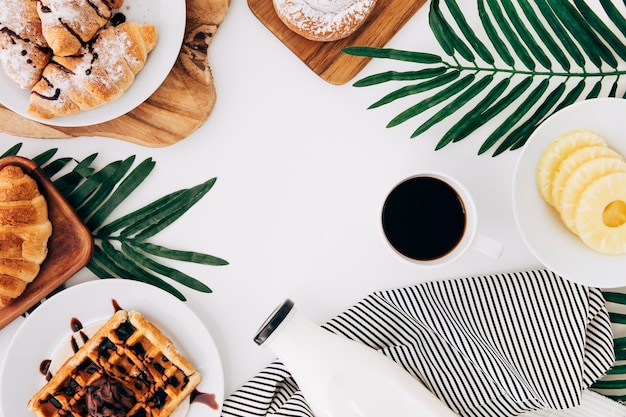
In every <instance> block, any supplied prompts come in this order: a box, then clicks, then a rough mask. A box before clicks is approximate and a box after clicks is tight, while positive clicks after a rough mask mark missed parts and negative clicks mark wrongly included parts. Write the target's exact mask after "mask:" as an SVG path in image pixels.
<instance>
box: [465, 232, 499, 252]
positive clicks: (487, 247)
mask: <svg viewBox="0 0 626 417" xmlns="http://www.w3.org/2000/svg"><path fill="white" fill-rule="evenodd" d="M502 247H503V245H502V242H500V241H497V240H495V239H492V238H490V237H489V236H485V235H483V234H481V233H476V236H475V238H474V242H473V243H472V249H474V250H477V251H478V252H480V253H482V254H484V255H487V256H489V257H491V258H499V257H500V255H501V254H502Z"/></svg>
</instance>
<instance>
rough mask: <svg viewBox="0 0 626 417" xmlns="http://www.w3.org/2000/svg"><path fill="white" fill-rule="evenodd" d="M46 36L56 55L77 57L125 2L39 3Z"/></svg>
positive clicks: (55, 0) (77, 0)
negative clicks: (114, 10)
mask: <svg viewBox="0 0 626 417" xmlns="http://www.w3.org/2000/svg"><path fill="white" fill-rule="evenodd" d="M38 2H39V6H38V8H37V11H38V13H39V17H40V18H41V26H42V31H43V36H44V37H45V38H46V40H47V41H48V44H49V45H50V47H51V48H52V50H53V52H54V55H58V56H68V55H73V54H76V53H77V52H79V51H80V49H81V47H82V46H83V45H85V44H86V43H87V42H89V41H90V40H91V39H92V38H93V37H94V36H95V34H96V33H97V32H98V30H100V29H101V28H102V27H104V25H106V24H107V22H108V21H109V19H110V18H111V13H112V9H118V8H120V7H121V6H122V4H123V3H124V0H38Z"/></svg>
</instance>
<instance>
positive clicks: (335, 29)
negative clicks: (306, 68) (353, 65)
mask: <svg viewBox="0 0 626 417" xmlns="http://www.w3.org/2000/svg"><path fill="white" fill-rule="evenodd" d="M273 2H274V9H275V10H276V14H277V15H278V17H279V18H280V20H282V22H283V23H284V24H285V25H286V26H287V27H288V28H289V29H291V30H292V31H294V32H296V33H297V34H299V35H300V36H302V37H304V38H306V39H309V40H312V41H321V42H329V41H336V40H339V39H343V38H345V37H348V36H350V35H351V34H353V33H354V32H356V30H357V29H358V28H360V27H361V25H362V24H363V22H365V20H366V19H367V17H368V16H369V15H370V13H371V12H372V10H373V9H374V5H375V4H376V0H273Z"/></svg>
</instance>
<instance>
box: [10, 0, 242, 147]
mask: <svg viewBox="0 0 626 417" xmlns="http://www.w3.org/2000/svg"><path fill="white" fill-rule="evenodd" d="M148 1H150V0H148ZM229 6H230V0H187V23H186V28H185V38H184V40H183V45H182V48H181V51H180V54H179V56H178V59H177V60H176V63H175V64H174V67H173V69H172V71H171V72H170V74H169V75H168V77H167V78H166V79H165V81H164V82H163V84H161V86H160V87H159V89H158V90H157V91H156V92H155V93H154V94H153V95H152V96H150V98H148V100H146V101H145V102H144V103H142V104H141V105H139V107H137V108H135V109H134V110H132V111H130V112H129V113H127V114H125V115H124V116H121V117H119V118H117V119H114V120H111V121H109V122H106V123H101V124H98V125H92V126H84V127H64V126H49V125H46V124H43V123H39V122H36V121H33V120H30V119H27V118H25V117H22V116H20V115H18V114H16V113H14V112H12V111H11V110H9V109H7V108H6V107H3V106H2V105H0V121H1V122H0V130H1V131H3V132H5V133H9V134H12V135H16V136H23V137H32V138H44V139H46V138H49V139H62V138H71V137H78V136H104V137H111V138H116V139H122V140H126V141H129V142H133V143H136V144H139V145H143V146H149V147H163V146H168V145H171V144H174V143H176V142H178V141H180V140H182V139H184V138H186V137H187V136H189V135H190V134H191V133H193V132H194V131H195V130H196V129H197V128H199V127H200V126H201V125H202V124H203V123H204V122H205V121H206V119H207V118H208V117H209V114H210V113H211V110H212V109H213V105H214V104H215V99H216V93H215V85H214V84H213V76H212V74H211V68H210V66H209V63H208V58H207V49H208V47H209V43H210V42H211V39H212V38H213V35H215V32H216V31H217V29H218V28H219V26H220V24H221V23H222V21H223V20H224V17H225V16H226V12H227V11H228V7H229Z"/></svg>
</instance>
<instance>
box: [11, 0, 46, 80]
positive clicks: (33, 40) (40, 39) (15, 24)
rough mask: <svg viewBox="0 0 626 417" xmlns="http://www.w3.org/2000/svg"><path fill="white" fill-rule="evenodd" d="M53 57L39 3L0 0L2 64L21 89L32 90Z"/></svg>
mask: <svg viewBox="0 0 626 417" xmlns="http://www.w3.org/2000/svg"><path fill="white" fill-rule="evenodd" d="M51 56H52V51H51V50H50V48H49V47H48V43H47V42H46V39H45V38H44V36H43V33H42V31H41V20H40V19H39V15H38V14H37V0H0V62H2V68H3V69H4V72H5V73H6V74H7V76H8V77H9V78H11V79H12V80H13V81H15V82H16V83H17V84H18V85H19V86H20V87H21V88H31V87H32V86H33V85H35V84H36V83H37V81H39V79H40V78H41V73H42V72H43V69H44V67H45V66H46V65H47V64H48V62H49V61H50V57H51Z"/></svg>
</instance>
